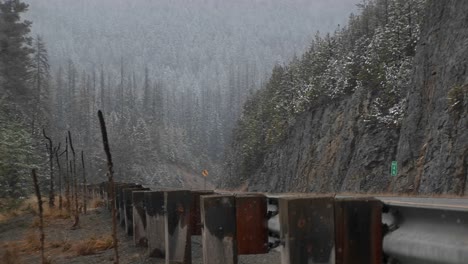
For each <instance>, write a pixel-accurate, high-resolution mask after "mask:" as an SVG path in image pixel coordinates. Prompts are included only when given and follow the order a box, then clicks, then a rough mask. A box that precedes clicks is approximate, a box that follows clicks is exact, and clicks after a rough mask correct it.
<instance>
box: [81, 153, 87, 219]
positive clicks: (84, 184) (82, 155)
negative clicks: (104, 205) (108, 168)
mask: <svg viewBox="0 0 468 264" xmlns="http://www.w3.org/2000/svg"><path fill="white" fill-rule="evenodd" d="M81 165H82V168H83V212H84V214H86V211H87V206H86V203H87V202H88V201H87V199H86V195H87V189H86V188H87V186H86V169H85V160H84V154H83V151H81Z"/></svg>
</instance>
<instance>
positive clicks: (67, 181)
mask: <svg viewBox="0 0 468 264" xmlns="http://www.w3.org/2000/svg"><path fill="white" fill-rule="evenodd" d="M65 142H66V145H65V160H66V162H67V163H66V164H67V173H65V184H66V185H67V188H66V189H65V198H66V199H67V213H68V214H71V200H70V174H69V173H70V164H69V163H68V162H69V160H68V137H65Z"/></svg>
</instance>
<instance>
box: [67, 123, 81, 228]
mask: <svg viewBox="0 0 468 264" xmlns="http://www.w3.org/2000/svg"><path fill="white" fill-rule="evenodd" d="M68 143H70V149H71V151H72V155H73V170H72V175H73V176H72V178H73V187H74V188H73V189H74V194H75V197H74V198H75V223H74V224H73V226H72V228H78V227H79V225H80V215H79V214H80V211H79V209H78V184H77V180H76V153H75V148H73V141H72V136H71V133H70V131H68Z"/></svg>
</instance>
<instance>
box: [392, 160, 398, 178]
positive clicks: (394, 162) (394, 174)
mask: <svg viewBox="0 0 468 264" xmlns="http://www.w3.org/2000/svg"><path fill="white" fill-rule="evenodd" d="M397 173H398V163H397V162H396V160H394V161H392V176H396V175H397Z"/></svg>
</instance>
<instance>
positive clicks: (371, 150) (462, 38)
mask: <svg viewBox="0 0 468 264" xmlns="http://www.w3.org/2000/svg"><path fill="white" fill-rule="evenodd" d="M427 12H428V14H427V16H426V22H425V23H424V26H423V32H422V35H421V36H422V38H421V41H420V45H419V47H418V48H417V54H416V57H415V60H414V75H413V81H412V85H411V88H409V91H406V92H407V96H406V101H407V109H406V115H405V117H404V120H403V121H402V123H401V124H402V125H401V126H399V125H398V126H391V125H385V124H382V123H375V122H368V120H366V119H367V118H366V116H368V113H369V112H370V111H371V102H372V101H373V100H374V99H375V98H373V94H372V92H369V91H367V90H366V89H361V90H357V91H356V92H355V93H354V94H352V95H349V96H347V97H344V98H341V99H339V100H335V101H328V103H326V104H321V105H320V106H316V107H313V108H312V109H310V110H308V111H307V112H305V113H303V114H302V115H301V116H299V117H298V118H297V121H296V123H295V126H294V127H292V128H291V129H290V130H289V131H288V134H287V137H286V139H285V140H284V141H282V142H281V143H279V144H278V145H276V146H275V147H273V148H270V150H269V151H268V152H267V154H266V155H265V157H264V159H263V163H262V164H261V166H259V168H258V169H257V170H256V172H255V173H254V174H253V175H250V177H249V179H247V184H248V186H249V189H250V190H257V191H314V192H343V191H351V192H358V191H363V192H387V191H395V192H416V193H452V194H461V193H463V192H464V190H465V189H466V188H467V187H466V185H467V182H466V178H467V167H468V165H467V162H468V160H467V159H468V130H467V128H468V117H467V112H468V110H467V109H468V107H467V104H468V99H467V87H468V86H467V83H468V72H467V67H468V16H467V15H466V14H468V1H437V0H433V1H430V3H429V8H428V9H427ZM392 160H397V161H398V163H399V167H400V168H399V173H398V175H397V176H396V177H392V176H391V175H390V164H391V161H392Z"/></svg>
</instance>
